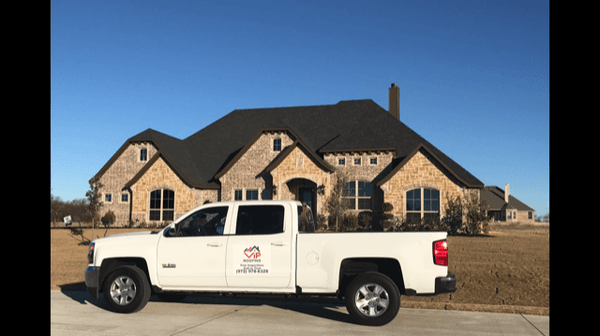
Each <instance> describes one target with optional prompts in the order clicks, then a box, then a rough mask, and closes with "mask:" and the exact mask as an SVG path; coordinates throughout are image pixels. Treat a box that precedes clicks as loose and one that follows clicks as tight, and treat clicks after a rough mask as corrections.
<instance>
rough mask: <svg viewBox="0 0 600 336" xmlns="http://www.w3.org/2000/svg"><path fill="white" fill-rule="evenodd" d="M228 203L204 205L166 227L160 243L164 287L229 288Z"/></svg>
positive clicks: (159, 275) (159, 256)
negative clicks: (225, 233) (226, 227)
mask: <svg viewBox="0 0 600 336" xmlns="http://www.w3.org/2000/svg"><path fill="white" fill-rule="evenodd" d="M228 213H229V207H228V206H217V207H211V208H204V209H201V210H198V211H196V212H195V213H193V214H191V215H189V216H187V217H186V218H184V219H183V220H181V221H179V223H177V224H176V225H175V230H172V231H171V232H169V231H168V230H165V236H164V237H161V238H160V240H159V243H158V265H157V269H158V281H159V283H160V285H161V286H163V287H198V288H205V287H226V286H227V284H226V281H225V253H226V251H227V239H228V237H227V236H226V235H223V230H224V226H225V221H226V219H227V215H228Z"/></svg>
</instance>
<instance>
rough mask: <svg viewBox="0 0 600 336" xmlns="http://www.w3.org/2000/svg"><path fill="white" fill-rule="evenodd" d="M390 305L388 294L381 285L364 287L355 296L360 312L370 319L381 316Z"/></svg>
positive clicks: (372, 284) (355, 302)
mask: <svg viewBox="0 0 600 336" xmlns="http://www.w3.org/2000/svg"><path fill="white" fill-rule="evenodd" d="M389 303H390V297H389V295H388V292H387V291H386V290H385V289H384V288H383V287H382V286H380V285H378V284H374V283H370V284H366V285H362V286H361V287H360V288H359V289H358V290H357V291H356V295H354V304H355V305H356V308H357V309H358V311H359V312H361V313H362V314H363V315H365V316H368V317H377V316H381V315H382V314H383V313H385V311H386V310H387V307H388V306H389Z"/></svg>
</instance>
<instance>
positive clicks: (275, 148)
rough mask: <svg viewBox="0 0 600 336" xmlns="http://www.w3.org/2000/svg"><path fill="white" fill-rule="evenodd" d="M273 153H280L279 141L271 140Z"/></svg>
mask: <svg viewBox="0 0 600 336" xmlns="http://www.w3.org/2000/svg"><path fill="white" fill-rule="evenodd" d="M273 151H275V152H280V151H281V139H280V138H276V139H275V140H273Z"/></svg>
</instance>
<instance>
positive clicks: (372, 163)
mask: <svg viewBox="0 0 600 336" xmlns="http://www.w3.org/2000/svg"><path fill="white" fill-rule="evenodd" d="M371 165H373V166H376V165H377V158H376V157H374V158H371Z"/></svg>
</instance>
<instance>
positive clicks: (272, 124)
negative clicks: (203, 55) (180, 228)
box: [95, 84, 483, 225]
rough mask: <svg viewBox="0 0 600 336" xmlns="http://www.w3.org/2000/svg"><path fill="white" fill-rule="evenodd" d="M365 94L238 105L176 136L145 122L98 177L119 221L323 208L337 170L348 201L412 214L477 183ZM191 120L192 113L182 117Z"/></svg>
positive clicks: (393, 94)
mask: <svg viewBox="0 0 600 336" xmlns="http://www.w3.org/2000/svg"><path fill="white" fill-rule="evenodd" d="M389 94H390V107H391V108H390V110H391V113H388V111H386V110H385V109H383V108H381V107H380V106H379V105H377V104H376V103H375V102H373V101H372V100H370V99H367V100H351V101H340V102H339V103H337V104H334V105H320V106H298V107H282V108H262V109H247V110H234V111H232V112H231V113H229V114H227V115H226V116H224V117H222V118H221V119H219V120H217V121H215V122H214V123H212V124H210V125H208V126H206V127H205V128H204V129H202V130H200V131H198V132H197V133H195V134H192V135H191V136H189V137H187V138H185V139H183V140H180V139H177V138H174V137H171V136H169V135H166V134H163V133H160V132H157V131H155V130H152V129H147V130H145V131H143V132H141V133H139V134H137V135H135V136H133V137H131V138H130V139H128V140H127V141H125V143H124V144H123V146H121V148H119V150H118V151H117V152H116V153H115V154H114V155H113V156H112V157H111V158H110V160H109V161H108V162H107V163H106V164H105V165H104V167H102V169H100V171H99V172H98V173H97V174H96V175H95V177H99V178H100V181H101V183H102V184H103V185H104V187H103V188H102V190H101V192H102V200H103V201H104V205H105V206H104V207H103V208H102V210H101V212H102V214H103V213H105V212H107V211H109V210H112V211H113V212H114V213H115V215H116V217H117V223H116V225H126V224H128V223H129V222H130V221H132V222H133V223H138V224H139V223H140V222H147V223H148V222H169V221H172V220H174V219H177V218H178V217H179V216H181V215H183V214H184V213H185V212H187V211H189V210H191V209H192V208H194V207H196V206H199V205H201V204H204V203H205V202H216V201H233V200H241V201H243V200H254V199H297V200H300V201H303V202H306V203H307V204H309V205H310V206H311V207H312V208H313V210H314V211H315V213H318V214H319V215H322V216H326V215H327V213H326V211H325V200H326V199H327V197H328V196H329V195H330V193H331V185H332V181H333V176H334V174H335V172H336V171H337V170H341V171H345V172H347V173H348V174H349V176H350V178H351V181H352V182H350V183H348V185H347V186H346V188H345V190H346V192H347V195H348V197H347V198H348V204H349V209H351V210H352V211H354V212H356V213H359V212H362V211H381V210H382V209H383V203H384V202H387V203H390V204H392V206H393V210H392V213H393V214H394V215H395V216H407V217H408V218H409V219H411V220H417V219H421V218H427V219H429V218H431V217H434V216H439V212H440V211H441V210H442V209H443V207H444V205H445V196H446V195H447V194H448V195H450V196H453V197H455V196H458V195H462V194H463V193H464V192H468V191H472V192H476V193H478V194H479V191H480V190H481V189H482V188H483V183H482V182H481V181H479V180H478V179H477V178H476V177H474V176H473V175H471V174H470V173H469V172H468V171H466V170H465V169H464V168H462V167H461V166H460V165H459V164H458V163H456V162H454V161H453V160H452V159H450V158H449V157H447V156H446V155H445V154H444V153H442V152H441V151H440V150H438V149H437V148H436V147H435V146H433V145H432V144H430V143H429V142H427V141H426V140H425V139H423V138H422V137H421V136H419V135H418V134H417V133H415V132H414V131H413V130H411V129H410V128H409V127H407V126H406V125H405V124H404V123H402V122H401V121H400V120H399V88H398V87H397V86H396V85H395V84H392V87H391V88H389ZM182 122H185V123H190V122H193V120H182Z"/></svg>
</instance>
